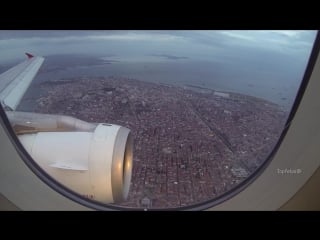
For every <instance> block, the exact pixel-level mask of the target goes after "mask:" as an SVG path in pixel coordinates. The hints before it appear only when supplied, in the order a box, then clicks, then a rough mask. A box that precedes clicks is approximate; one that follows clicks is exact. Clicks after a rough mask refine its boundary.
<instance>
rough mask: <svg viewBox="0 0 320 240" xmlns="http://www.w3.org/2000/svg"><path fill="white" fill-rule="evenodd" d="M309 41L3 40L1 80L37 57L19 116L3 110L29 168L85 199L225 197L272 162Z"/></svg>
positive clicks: (94, 35) (294, 34) (237, 34)
mask: <svg viewBox="0 0 320 240" xmlns="http://www.w3.org/2000/svg"><path fill="white" fill-rule="evenodd" d="M315 35H316V31H195V30H193V31H0V36H1V39H0V49H1V56H0V57H1V59H0V61H1V62H0V63H1V65H0V70H1V72H5V71H6V70H7V69H9V68H10V67H12V66H14V65H15V64H18V63H19V62H21V61H24V59H23V54H24V53H25V52H26V51H28V55H27V58H28V59H29V60H30V59H33V58H35V59H38V57H43V59H44V61H43V63H42V65H41V66H40V67H39V70H38V72H37V74H36V76H35V77H34V79H33V80H32V81H31V82H30V86H28V88H27V90H26V92H25V94H23V97H22V100H21V101H20V102H19V104H18V105H17V107H16V109H13V108H12V107H10V106H11V105H10V104H9V103H10V101H9V100H7V99H4V98H5V94H3V99H4V100H3V99H2V100H3V101H2V103H3V107H4V108H5V109H6V112H7V115H8V117H9V120H10V121H11V123H12V125H13V127H14V130H15V131H16V133H17V135H18V136H19V139H20V140H21V142H22V143H23V144H24V146H25V148H26V149H27V150H28V151H29V152H30V153H31V156H32V157H33V158H34V160H35V161H36V162H38V163H39V165H40V166H41V167H42V168H43V169H44V170H45V171H47V172H48V173H49V174H51V175H52V176H53V177H55V178H57V180H58V181H60V182H61V183H62V184H64V185H65V186H67V187H69V188H70V189H72V190H75V191H77V192H79V193H80V194H81V195H82V196H84V197H86V198H88V199H91V200H96V201H101V202H103V203H108V204H114V205H117V206H121V207H124V208H141V209H167V208H179V207H186V206H190V207H192V206H193V205H195V204H200V203H204V202H207V201H209V200H214V199H216V198H217V197H219V196H221V195H222V194H225V193H227V192H230V191H232V190H233V189H235V188H236V186H238V185H239V183H241V182H242V181H244V180H245V179H246V178H248V177H250V176H252V174H253V173H254V172H255V171H256V170H257V168H258V167H259V166H261V164H262V163H264V162H265V161H266V160H267V159H268V157H269V155H270V153H271V151H272V150H273V148H274V147H275V145H276V144H277V141H278V140H279V137H280V135H281V133H282V131H283V129H284V126H285V123H286V120H287V117H288V114H289V112H290V110H291V108H292V105H293V102H294V100H295V97H296V94H297V91H298V89H299V86H300V84H301V81H302V78H303V75H304V72H305V69H306V66H307V63H308V60H309V57H310V52H311V50H312V47H313V42H314V40H315ZM6 102H7V103H8V104H5V103H6ZM12 106H13V105H12ZM26 119H27V120H28V121H26ZM28 124H29V125H28ZM31 143H32V144H34V145H32V146H35V147H33V148H32V146H31ZM37 144H38V145H37ZM41 150H42V151H41ZM84 156H85V157H84ZM106 159H107V160H106Z"/></svg>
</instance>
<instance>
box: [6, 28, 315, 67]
mask: <svg viewBox="0 0 320 240" xmlns="http://www.w3.org/2000/svg"><path fill="white" fill-rule="evenodd" d="M315 35H316V31H66V30H64V31H39V30H37V31H0V53H1V55H0V63H3V62H5V61H12V60H16V59H23V57H24V56H23V53H24V52H26V51H28V52H31V53H34V54H37V55H43V56H45V55H50V54H62V53H63V54H68V53H86V54H87V53H89V54H99V55H106V56H108V55H118V56H128V57H129V56H144V55H152V54H169V55H176V56H184V57H188V58H190V59H208V60H213V61H221V62H224V61H233V60H239V59H241V60H242V61H249V62H250V61H254V62H255V61H256V60H258V61H259V62H260V61H262V62H263V63H270V64H275V62H278V60H279V63H281V62H283V59H288V60H290V59H291V60H294V61H295V62H304V61H305V60H306V53H309V51H310V48H311V46H312V43H313V40H314V38H315ZM262 58H263V59H262ZM275 65H277V64H275Z"/></svg>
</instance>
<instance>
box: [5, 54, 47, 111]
mask: <svg viewBox="0 0 320 240" xmlns="http://www.w3.org/2000/svg"><path fill="white" fill-rule="evenodd" d="M43 61H44V58H43V57H32V58H30V59H28V60H26V61H24V62H22V63H20V64H18V65H17V66H15V67H13V68H11V69H9V70H8V71H6V72H4V73H3V74H1V75H0V100H1V103H2V104H3V105H4V106H7V107H10V108H11V109H12V110H15V109H16V108H17V106H18V104H19V102H20V101H21V99H22V97H23V95H24V93H25V92H26V91H27V89H28V87H29V86H30V84H31V82H32V80H33V78H34V77H35V76H36V74H37V72H38V70H39V68H40V66H41V65H42V63H43Z"/></svg>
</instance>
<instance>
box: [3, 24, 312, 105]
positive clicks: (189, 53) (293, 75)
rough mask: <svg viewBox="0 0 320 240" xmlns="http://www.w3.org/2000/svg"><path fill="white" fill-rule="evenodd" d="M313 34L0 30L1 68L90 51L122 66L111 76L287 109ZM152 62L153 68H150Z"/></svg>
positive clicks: (305, 63) (292, 32) (291, 100)
mask: <svg viewBox="0 0 320 240" xmlns="http://www.w3.org/2000/svg"><path fill="white" fill-rule="evenodd" d="M316 33H317V32H316V31H292V30H290V31H288V30H287V31H221V30H220V31H1V30H0V64H4V63H8V64H7V65H8V66H7V67H9V65H10V64H11V65H13V64H14V61H15V62H17V61H22V60H24V59H26V57H25V56H24V53H25V52H30V53H33V54H35V55H40V56H46V55H52V54H91V55H96V56H100V57H107V58H109V59H110V60H120V62H121V63H122V64H114V65H112V66H114V69H116V73H121V74H123V75H124V76H130V77H136V78H139V79H146V81H147V80H150V78H152V80H155V79H158V78H160V80H159V81H161V82H163V81H167V82H170V83H171V82H174V81H178V80H179V79H180V80H179V81H180V82H181V83H182V82H183V83H184V84H186V83H190V82H192V84H200V83H201V82H203V83H205V84H207V86H209V87H214V88H215V87H220V88H221V89H225V90H230V91H236V92H242V93H245V94H251V95H254V96H258V97H263V98H265V99H269V100H272V101H273V100H275V99H276V100H275V101H276V102H279V101H281V102H283V97H285V99H287V100H286V101H287V104H291V103H292V102H293V99H294V97H295V94H296V91H297V90H298V87H299V85H300V83H301V79H302V77H303V74H304V71H305V68H306V65H307V62H308V59H309V56H310V52H311V49H312V46H313V42H314V39H315V36H316ZM130 61H131V62H130ZM139 61H141V62H139ZM154 61H155V62H159V63H160V64H153V62H154ZM127 62H129V63H127ZM132 63H134V64H132ZM146 63H150V64H149V65H148V66H149V67H153V68H154V69H153V68H152V69H153V70H152V71H151V70H150V71H151V72H152V74H153V75H152V76H149V75H147V74H148V72H147V71H145V70H144V68H143V66H144V65H146ZM184 63H185V64H184ZM164 64H165V66H166V67H165V68H163V66H164ZM151 65H152V66H151ZM0 67H1V66H0ZM4 69H5V67H4ZM106 69H108V74H115V72H114V71H113V72H112V71H111V70H112V68H111V67H110V66H109V68H106ZM172 69H173V70H172ZM130 71H131V72H130ZM138 73H139V74H138ZM141 73H142V75H141ZM135 74H136V75H135ZM137 74H138V75H137ZM143 74H145V75H143ZM155 75H157V76H155ZM158 75H159V76H158ZM178 75H179V76H178ZM156 77H158V78H156ZM170 79H171V80H170ZM188 79H189V80H188ZM179 81H178V82H179ZM253 86H254V88H253Z"/></svg>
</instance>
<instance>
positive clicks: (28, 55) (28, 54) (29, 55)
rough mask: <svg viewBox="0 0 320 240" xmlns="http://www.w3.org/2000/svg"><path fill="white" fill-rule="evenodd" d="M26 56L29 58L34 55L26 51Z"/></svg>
mask: <svg viewBox="0 0 320 240" xmlns="http://www.w3.org/2000/svg"><path fill="white" fill-rule="evenodd" d="M26 55H27V57H28V58H29V59H30V58H33V57H34V56H33V55H32V54H30V53H26Z"/></svg>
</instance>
